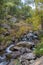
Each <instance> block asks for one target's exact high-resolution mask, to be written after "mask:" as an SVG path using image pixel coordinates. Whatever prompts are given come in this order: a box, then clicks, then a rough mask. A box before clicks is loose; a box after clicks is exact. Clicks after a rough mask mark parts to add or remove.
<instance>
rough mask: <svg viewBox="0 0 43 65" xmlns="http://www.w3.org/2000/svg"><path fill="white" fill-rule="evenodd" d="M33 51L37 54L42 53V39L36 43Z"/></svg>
mask: <svg viewBox="0 0 43 65" xmlns="http://www.w3.org/2000/svg"><path fill="white" fill-rule="evenodd" d="M34 53H35V54H36V55H37V56H41V55H43V40H42V41H41V42H40V43H39V44H37V45H36V47H35V50H34Z"/></svg>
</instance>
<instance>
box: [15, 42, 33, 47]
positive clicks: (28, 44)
mask: <svg viewBox="0 0 43 65" xmlns="http://www.w3.org/2000/svg"><path fill="white" fill-rule="evenodd" d="M33 45H34V42H27V41H21V42H19V43H17V45H16V46H19V47H27V48H31V47H32V46H33Z"/></svg>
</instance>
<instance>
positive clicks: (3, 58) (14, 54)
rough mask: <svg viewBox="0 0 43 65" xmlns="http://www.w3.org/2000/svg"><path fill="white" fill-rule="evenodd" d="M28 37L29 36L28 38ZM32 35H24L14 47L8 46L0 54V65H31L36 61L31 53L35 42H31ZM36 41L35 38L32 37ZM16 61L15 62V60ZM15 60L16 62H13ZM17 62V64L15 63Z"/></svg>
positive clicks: (12, 45)
mask: <svg viewBox="0 0 43 65" xmlns="http://www.w3.org/2000/svg"><path fill="white" fill-rule="evenodd" d="M29 35H30V36H29ZM32 38H33V35H32V34H28V35H27V36H26V35H25V36H24V38H22V40H20V41H19V42H18V43H17V44H16V45H14V44H11V45H10V46H8V47H7V48H6V49H5V50H4V53H2V54H0V65H31V64H33V63H34V61H35V59H36V55H35V54H34V53H33V50H34V46H35V42H34V41H32ZM34 38H36V40H37V36H34ZM16 59H17V60H18V61H17V60H16ZM15 60H16V61H15ZM15 62H16V63H18V62H19V64H16V63H15Z"/></svg>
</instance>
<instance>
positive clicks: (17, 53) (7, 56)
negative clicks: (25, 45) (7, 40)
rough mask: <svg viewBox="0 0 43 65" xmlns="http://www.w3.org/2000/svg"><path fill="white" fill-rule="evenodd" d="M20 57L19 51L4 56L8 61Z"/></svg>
mask: <svg viewBox="0 0 43 65" xmlns="http://www.w3.org/2000/svg"><path fill="white" fill-rule="evenodd" d="M20 55H21V53H20V52H19V51H15V52H12V53H10V54H6V58H7V59H8V60H10V59H11V58H12V59H15V58H18V57H19V56H20Z"/></svg>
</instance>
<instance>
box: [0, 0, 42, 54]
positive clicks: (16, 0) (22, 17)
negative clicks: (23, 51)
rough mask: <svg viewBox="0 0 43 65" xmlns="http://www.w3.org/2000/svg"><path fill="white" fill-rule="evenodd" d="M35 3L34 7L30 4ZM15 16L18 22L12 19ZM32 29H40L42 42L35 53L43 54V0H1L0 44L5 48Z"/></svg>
mask: <svg viewBox="0 0 43 65" xmlns="http://www.w3.org/2000/svg"><path fill="white" fill-rule="evenodd" d="M34 3H35V8H34V9H32V7H31V6H29V5H30V4H34ZM13 17H14V18H15V19H16V22H14V21H11V20H10V19H12V18H13ZM30 30H32V31H38V34H39V38H40V41H41V42H40V43H39V44H38V45H37V46H36V49H35V53H36V54H37V55H43V0H40V1H39V0H34V1H32V0H26V1H25V2H24V3H23V2H22V1H21V0H0V45H2V46H3V47H4V48H5V47H6V46H8V45H9V44H10V43H11V42H12V40H16V39H20V38H21V37H22V36H23V35H24V34H27V32H29V31H30Z"/></svg>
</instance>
